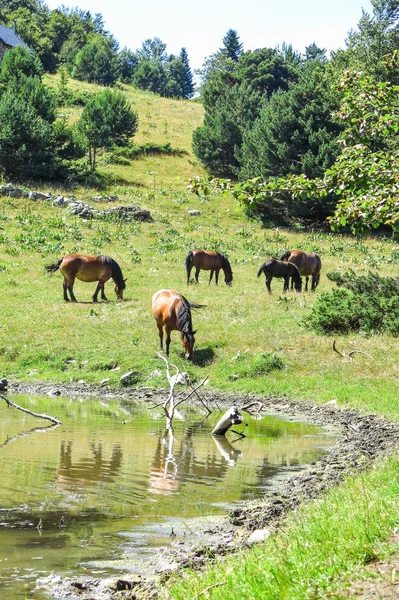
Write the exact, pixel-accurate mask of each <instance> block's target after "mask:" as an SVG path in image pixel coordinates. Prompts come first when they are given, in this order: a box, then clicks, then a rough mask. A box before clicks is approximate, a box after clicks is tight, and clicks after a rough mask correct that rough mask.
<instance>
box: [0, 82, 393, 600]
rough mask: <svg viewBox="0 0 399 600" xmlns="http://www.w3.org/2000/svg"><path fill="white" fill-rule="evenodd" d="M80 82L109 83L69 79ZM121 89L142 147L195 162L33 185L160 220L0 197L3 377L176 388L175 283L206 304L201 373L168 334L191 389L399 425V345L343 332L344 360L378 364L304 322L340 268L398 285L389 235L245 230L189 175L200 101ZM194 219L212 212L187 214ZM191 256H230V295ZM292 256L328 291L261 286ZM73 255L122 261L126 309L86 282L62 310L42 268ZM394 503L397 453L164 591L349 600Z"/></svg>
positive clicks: (383, 540) (55, 283) (236, 208)
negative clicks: (93, 215)
mask: <svg viewBox="0 0 399 600" xmlns="http://www.w3.org/2000/svg"><path fill="white" fill-rule="evenodd" d="M46 82H47V83H49V84H51V85H57V78H56V77H49V76H47V77H46ZM68 85H70V86H71V87H72V86H74V85H76V86H78V85H79V86H80V87H81V88H83V87H84V88H87V90H88V91H89V92H90V91H93V90H96V89H99V87H98V86H91V85H89V84H78V83H76V82H72V81H71V82H69V83H68ZM124 89H125V90H126V93H127V94H128V95H129V98H130V100H131V102H132V105H133V107H134V109H135V110H136V111H137V112H138V115H139V131H138V134H137V136H136V138H135V142H136V143H137V144H139V145H141V144H147V143H154V144H165V143H167V142H169V143H170V145H171V147H172V148H175V149H179V150H182V151H184V152H181V153H179V154H177V155H171V156H169V155H168V156H164V155H157V156H150V155H147V156H145V157H141V158H136V159H134V160H129V161H126V164H112V162H110V160H109V156H107V155H104V156H103V157H102V159H101V161H100V163H99V172H100V174H101V175H102V181H103V184H102V186H101V187H97V188H83V187H76V188H75V189H73V190H71V189H69V188H68V187H67V185H66V183H64V182H60V184H59V185H58V186H53V187H51V186H48V185H43V186H41V187H40V186H39V185H38V184H37V183H36V184H32V185H31V186H29V188H30V189H41V190H42V191H51V192H52V193H54V194H59V195H60V194H64V195H71V194H73V195H75V196H76V198H78V199H82V200H84V201H86V202H88V203H89V204H91V205H92V206H94V207H95V208H99V209H100V208H101V209H103V208H109V206H111V205H108V203H107V204H105V203H104V204H98V205H97V204H95V203H94V201H93V200H92V198H93V197H94V196H97V195H117V196H118V200H117V201H115V202H113V203H112V206H119V205H126V204H135V205H139V206H140V207H142V208H145V209H148V210H150V211H151V215H152V217H153V221H152V222H148V223H140V222H131V223H124V222H120V221H117V220H113V219H110V218H108V219H101V220H99V219H93V220H88V221H84V220H82V219H80V218H79V217H76V216H73V215H72V214H71V213H70V211H69V210H68V208H57V207H53V206H51V204H49V203H47V202H43V201H31V200H27V199H19V198H5V197H3V198H1V199H0V306H1V311H0V376H1V377H6V378H7V379H8V380H9V381H10V382H19V381H20V382H54V383H77V382H81V381H84V382H86V383H89V384H99V383H100V382H102V381H103V380H105V379H107V380H108V384H109V385H111V386H114V387H115V388H117V387H119V386H120V377H121V375H122V374H124V373H126V372H128V371H134V373H135V379H136V381H137V385H139V386H155V387H164V386H165V382H166V378H165V377H164V375H163V373H164V363H163V362H162V361H161V360H160V359H159V358H158V357H157V355H156V352H157V350H158V349H159V338H158V332H157V328H156V325H155V321H154V319H153V316H152V314H151V297H152V294H153V293H154V292H155V291H157V290H159V289H161V288H174V289H177V290H178V291H179V292H181V293H182V294H183V295H185V296H186V297H187V298H188V299H189V300H192V301H194V302H198V303H201V304H206V308H203V309H200V310H195V311H193V326H194V329H196V330H197V333H196V345H195V357H194V360H193V361H192V362H191V363H188V362H187V361H185V360H184V358H183V355H182V348H181V343H180V336H179V334H178V332H173V333H172V343H171V348H170V349H171V354H170V360H171V362H172V363H174V364H176V365H178V366H179V368H181V369H182V370H183V369H184V370H186V371H188V372H189V373H190V376H191V378H192V379H193V381H198V382H199V381H200V380H202V379H203V378H205V377H209V385H210V386H211V387H212V388H213V389H215V390H226V391H231V392H237V393H239V394H242V395H245V394H246V393H255V394H258V395H260V396H262V395H269V394H276V395H281V396H282V395H285V396H287V397H290V398H292V399H296V400H301V399H306V400H311V401H313V402H314V403H324V402H327V401H330V400H336V402H337V403H338V405H341V406H346V407H348V406H350V407H352V408H355V409H357V410H359V411H361V412H362V413H368V412H373V413H379V414H380V415H382V416H384V417H386V418H388V419H391V420H394V421H397V420H399V393H398V392H399V389H398V372H399V367H398V364H399V361H398V359H399V347H398V341H397V338H395V337H392V336H388V335H373V334H372V333H371V334H369V335H367V336H366V335H361V334H351V335H345V336H338V337H336V344H337V348H338V349H339V350H340V351H344V352H346V353H349V352H351V351H353V350H358V351H361V352H363V353H367V354H369V355H370V356H366V355H365V354H360V353H359V354H355V355H354V357H353V360H352V361H349V360H347V359H345V358H344V357H341V356H339V355H338V354H337V353H336V352H334V351H333V348H332V344H333V338H332V337H331V336H326V335H320V334H317V333H315V332H314V331H313V330H312V329H311V328H310V327H309V323H308V321H309V315H310V312H311V310H312V306H313V304H314V302H315V301H316V299H317V298H318V296H319V295H320V294H322V293H323V292H326V291H329V290H331V289H332V288H333V287H334V286H335V284H334V283H332V282H331V281H330V280H329V279H328V278H327V276H326V274H327V273H328V272H331V271H341V272H345V271H346V270H347V269H349V268H352V269H353V270H354V271H355V272H356V273H357V274H361V273H364V274H366V273H368V272H369V271H372V272H375V271H377V272H378V273H379V274H381V275H387V276H388V275H389V276H393V277H396V276H397V273H398V268H399V243H398V242H396V241H395V240H393V239H392V238H391V237H390V236H389V234H387V235H386V236H385V237H384V236H383V235H381V236H373V237H366V236H365V237H353V236H349V235H340V234H332V233H329V232H326V231H320V230H312V229H307V230H305V229H303V228H301V227H300V226H298V227H297V228H296V229H293V230H286V229H277V228H274V229H267V228H264V227H262V224H261V223H260V222H257V221H255V220H249V219H248V218H247V217H246V215H245V213H244V211H243V208H242V207H241V206H240V205H239V204H238V203H237V202H236V201H235V200H234V199H233V198H232V196H230V195H229V194H226V195H223V194H215V195H210V196H207V197H201V196H196V195H195V194H192V193H190V192H189V191H187V189H186V187H187V181H188V179H189V178H190V177H194V176H196V175H200V176H204V175H205V173H204V171H203V169H202V168H201V166H200V164H198V162H197V161H196V159H195V157H194V156H193V154H192V150H191V133H192V131H193V129H195V128H196V127H198V126H199V125H200V124H201V122H202V118H203V111H202V107H201V104H199V103H197V102H193V101H177V100H168V99H164V98H160V97H157V96H154V95H153V94H150V93H143V92H138V91H136V90H133V89H132V88H131V87H127V86H126V87H124ZM68 115H69V117H70V118H71V119H76V118H77V116H78V109H75V108H74V109H68ZM13 183H18V182H13ZM194 209H195V210H198V211H200V215H196V216H192V215H190V214H189V211H190V210H194ZM195 247H197V248H204V249H208V250H215V249H217V250H219V251H221V252H223V253H224V254H226V255H227V256H228V258H229V260H230V262H231V265H232V269H233V276H234V280H233V286H232V287H227V286H225V285H224V282H223V275H222V273H221V274H220V279H219V285H218V286H217V287H216V286H215V284H214V282H212V284H211V285H208V278H209V274H208V273H207V272H201V274H200V283H199V284H198V285H195V284H190V285H189V286H187V284H186V274H185V256H186V254H187V252H188V251H189V250H190V249H193V248H195ZM292 248H299V249H301V250H304V251H313V252H317V253H318V254H319V255H320V257H321V260H322V265H323V266H322V271H321V280H320V285H319V287H318V289H317V291H316V293H310V292H303V293H301V294H297V293H295V292H291V291H289V292H288V293H286V294H283V293H282V289H283V281H282V280H278V279H275V280H273V282H272V290H273V293H272V295H269V294H268V293H267V290H266V287H265V278H264V276H263V275H262V276H261V277H260V278H259V279H258V278H257V271H258V268H259V266H260V265H261V263H262V262H264V261H265V260H267V259H268V258H270V257H272V256H274V257H279V256H281V255H282V254H283V252H285V251H286V250H288V249H292ZM72 252H82V253H87V254H100V253H102V254H108V255H109V256H111V257H113V258H114V259H115V260H117V262H118V263H119V265H120V266H121V268H122V271H123V276H124V277H125V278H127V282H126V285H127V288H126V291H125V294H124V300H123V301H117V300H116V296H115V294H114V291H113V283H112V282H111V281H110V282H108V283H107V284H106V286H105V292H106V294H107V297H108V299H109V302H108V303H102V302H99V303H98V304H93V303H92V302H91V297H92V294H93V292H94V289H95V284H90V283H83V282H80V281H77V282H76V284H75V288H74V291H75V295H76V296H77V298H78V300H79V301H80V302H79V303H78V304H74V303H65V302H64V301H63V291H62V276H61V274H60V273H59V272H57V273H55V274H54V275H52V276H50V275H49V274H47V273H46V272H45V265H48V264H50V263H53V262H55V261H56V260H58V259H59V258H61V257H62V256H63V255H65V254H69V253H72ZM159 372H161V375H160V374H159ZM398 508H399V477H398V462H397V459H396V458H395V457H393V458H390V459H389V460H387V461H385V462H384V463H381V464H379V465H378V466H375V467H373V469H371V470H370V471H369V472H368V473H366V474H362V475H359V476H357V477H355V478H353V479H351V480H348V481H347V482H346V483H345V484H344V485H343V486H340V487H339V488H337V489H334V490H332V491H331V492H330V493H329V494H328V495H326V496H325V497H324V498H322V499H321V500H318V501H317V502H315V503H313V504H309V505H307V506H304V507H302V508H301V509H300V511H299V513H298V514H295V515H292V516H290V517H289V518H288V520H287V522H286V524H285V526H284V531H282V532H281V533H279V534H277V535H275V536H273V537H272V538H271V539H270V540H269V541H268V542H267V545H266V546H265V547H258V548H256V549H254V550H252V551H250V552H248V553H245V554H244V555H243V556H239V557H230V558H228V559H224V560H223V561H221V562H220V563H218V564H217V566H216V567H215V566H212V567H211V569H210V570H209V571H208V572H207V573H206V574H201V575H200V576H198V575H197V574H187V575H186V576H185V578H184V579H183V580H179V581H175V580H173V582H172V583H173V585H174V586H175V587H173V588H172V587H170V585H171V583H170V584H169V587H167V588H165V591H164V593H165V596H167V597H172V598H180V597H181V598H183V597H184V598H187V597H190V598H191V597H201V598H207V597H212V598H215V599H216V598H229V599H230V598H235V597H237V598H276V599H277V598H292V599H294V598H295V599H296V598H325V597H334V598H341V597H348V596H347V595H345V594H346V592H345V589H346V585H347V582H348V581H349V580H353V579H354V578H357V577H358V576H362V577H363V576H364V572H363V566H364V565H365V564H367V563H368V562H369V561H370V560H371V559H372V558H374V557H385V556H387V555H388V554H389V553H390V552H392V551H394V550H395V548H394V547H392V545H389V544H387V540H388V538H389V536H390V533H391V531H392V529H393V528H394V527H396V526H398ZM345 540H346V541H347V540H351V541H353V543H350V544H349V543H346V544H345V543H344V541H345ZM221 582H223V585H220V586H216V585H215V584H216V583H221ZM207 588H209V591H206V592H204V593H202V592H203V591H204V590H206V589H207ZM226 590H228V592H226ZM201 594H202V595H201ZM234 594H236V595H234Z"/></svg>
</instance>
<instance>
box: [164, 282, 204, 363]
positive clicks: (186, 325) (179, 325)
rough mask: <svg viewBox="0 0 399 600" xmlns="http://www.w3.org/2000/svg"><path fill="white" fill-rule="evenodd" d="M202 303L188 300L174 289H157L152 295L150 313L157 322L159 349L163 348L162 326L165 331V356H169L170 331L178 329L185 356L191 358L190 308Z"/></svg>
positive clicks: (192, 342)
mask: <svg viewBox="0 0 399 600" xmlns="http://www.w3.org/2000/svg"><path fill="white" fill-rule="evenodd" d="M203 306H205V305H204V304H195V303H194V302H189V301H188V300H187V298H185V297H184V296H182V295H181V294H179V292H176V290H159V291H158V292H155V294H154V295H153V297H152V314H153V315H154V319H155V320H156V322H157V327H158V331H159V340H160V342H161V350H163V327H165V333H166V356H169V346H170V332H171V331H180V333H181V340H182V346H183V348H184V351H185V355H186V358H188V359H191V358H192V355H193V348H194V342H195V338H194V334H195V333H196V332H195V331H193V325H192V322H191V310H190V309H191V308H202V307H203Z"/></svg>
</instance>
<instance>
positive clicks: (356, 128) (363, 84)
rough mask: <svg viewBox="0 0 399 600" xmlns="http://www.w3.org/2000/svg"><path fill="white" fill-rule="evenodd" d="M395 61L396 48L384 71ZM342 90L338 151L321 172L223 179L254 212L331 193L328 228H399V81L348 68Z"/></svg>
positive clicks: (357, 229) (218, 182) (396, 56)
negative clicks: (335, 200)
mask: <svg viewBox="0 0 399 600" xmlns="http://www.w3.org/2000/svg"><path fill="white" fill-rule="evenodd" d="M397 66H398V54H397V53H394V54H393V55H392V56H391V57H387V60H386V63H385V68H386V69H387V71H388V72H389V70H390V69H393V68H397ZM340 90H341V91H342V92H343V101H342V104H341V107H340V110H339V111H338V112H337V113H336V115H335V117H336V119H337V120H339V121H340V122H342V123H343V124H344V126H345V129H344V131H343V133H342V134H341V138H340V140H339V142H340V144H341V148H342V152H341V154H340V155H339V156H338V157H337V159H336V160H335V162H334V164H333V165H332V166H331V167H330V168H329V169H327V170H326V171H325V173H324V175H323V177H319V178H314V179H309V178H308V177H306V176H305V175H303V174H301V175H292V176H290V177H285V178H269V179H266V180H263V179H262V178H260V177H256V178H254V179H249V180H247V181H245V182H242V183H237V184H233V185H232V184H230V182H229V181H228V180H224V181H225V182H226V184H225V185H226V186H227V187H229V188H230V189H231V191H232V193H233V195H234V197H235V198H236V199H237V200H238V201H239V202H241V203H242V204H243V205H245V206H246V207H247V208H250V209H251V210H252V211H253V212H262V209H263V208H264V207H265V206H266V207H267V206H268V205H273V204H275V205H276V208H278V207H277V204H278V203H280V205H282V208H281V210H283V205H284V203H285V202H287V201H288V202H289V199H290V198H291V199H295V198H298V199H299V200H301V201H305V200H308V201H314V200H315V199H323V198H327V196H330V195H334V196H335V197H337V198H338V204H337V206H336V210H335V212H334V214H333V215H332V216H331V217H329V218H328V221H329V223H330V226H331V228H332V229H339V228H340V227H344V226H349V227H350V228H351V230H352V231H353V232H354V233H364V232H367V231H369V230H371V229H373V228H377V227H380V226H381V225H387V226H390V227H392V229H393V231H395V232H398V231H399V150H398V149H397V147H398V143H397V142H398V132H399V86H398V85H393V84H392V83H390V82H387V81H375V80H374V79H373V78H372V77H370V76H364V75H363V73H361V72H349V71H348V72H346V73H345V76H344V79H343V81H342V83H341V85H340ZM221 181H223V180H212V181H211V182H208V183H207V184H206V185H205V184H204V186H203V187H204V189H206V187H208V188H209V186H210V185H213V186H214V187H216V188H217V187H218V186H220V182H221ZM199 185H200V184H199V182H197V187H198V186H199ZM192 191H195V192H196V193H198V192H197V190H196V189H193V190H192ZM208 193H209V192H208ZM287 198H288V200H287ZM269 212H270V211H269Z"/></svg>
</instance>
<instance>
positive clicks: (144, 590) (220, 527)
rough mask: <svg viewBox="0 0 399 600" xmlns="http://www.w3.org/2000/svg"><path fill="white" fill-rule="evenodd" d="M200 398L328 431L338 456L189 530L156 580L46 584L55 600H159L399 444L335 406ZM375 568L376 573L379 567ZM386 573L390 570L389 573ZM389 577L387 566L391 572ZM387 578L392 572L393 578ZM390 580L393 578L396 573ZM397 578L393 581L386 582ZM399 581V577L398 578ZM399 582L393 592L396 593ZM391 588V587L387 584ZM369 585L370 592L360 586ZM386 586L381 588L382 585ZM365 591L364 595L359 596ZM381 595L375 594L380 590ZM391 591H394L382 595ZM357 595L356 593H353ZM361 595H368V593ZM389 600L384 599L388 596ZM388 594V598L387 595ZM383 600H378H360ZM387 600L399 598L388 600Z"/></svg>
mask: <svg viewBox="0 0 399 600" xmlns="http://www.w3.org/2000/svg"><path fill="white" fill-rule="evenodd" d="M11 390H12V391H18V392H23V393H41V394H43V393H44V394H49V395H55V396H56V395H63V396H64V395H65V396H80V397H90V396H92V397H97V398H98V397H103V398H104V397H110V398H120V400H121V403H124V402H150V403H151V404H154V402H157V401H158V402H159V401H160V400H161V399H164V397H165V396H164V394H165V390H164V391H163V393H162V391H154V390H151V389H150V388H135V389H133V388H129V389H120V390H114V389H107V388H102V387H101V388H98V387H97V388H96V387H90V386H87V385H80V386H70V385H63V386H56V385H25V384H20V385H14V386H12V388H11ZM201 395H202V396H203V397H205V398H206V400H207V401H208V402H209V403H210V404H211V403H213V404H216V405H217V406H219V407H227V406H232V405H235V406H238V407H239V408H241V410H243V407H244V406H246V407H247V410H248V411H253V410H256V411H260V412H262V413H267V414H276V415H278V414H280V415H284V416H287V415H288V416H289V417H290V418H294V419H298V420H301V421H304V422H310V423H314V424H316V425H320V426H324V427H328V428H330V429H331V430H333V431H334V434H335V435H336V437H337V443H336V446H335V448H334V449H333V450H332V451H331V452H329V453H328V454H326V455H325V456H324V457H323V458H322V459H321V460H319V461H317V462H314V463H312V464H311V465H310V466H309V467H308V468H307V469H306V470H304V471H302V472H300V473H299V474H295V475H293V476H292V477H290V478H289V479H287V480H284V481H282V482H281V483H280V485H279V488H278V490H277V491H276V490H273V491H270V493H269V494H267V495H265V497H264V499H263V500H262V501H261V502H259V501H258V502H256V503H248V504H247V505H246V506H245V507H241V508H238V509H234V510H232V511H231V512H230V513H229V514H228V515H227V516H226V517H225V518H222V519H218V520H216V521H210V520H207V519H204V521H203V522H201V520H199V521H198V522H196V523H195V524H194V525H193V527H192V528H191V529H190V535H189V536H187V541H181V539H180V540H179V542H178V543H176V544H175V545H173V544H172V547H171V548H170V549H168V550H163V551H161V552H160V555H159V558H158V560H157V562H156V564H154V565H153V569H154V572H155V573H156V576H151V577H148V576H140V575H132V574H131V573H130V574H129V573H128V571H127V567H126V572H125V573H123V571H121V574H120V576H119V577H118V578H113V579H108V580H94V579H92V578H91V579H90V578H87V579H84V580H83V579H80V580H79V581H78V580H73V579H64V580H61V578H58V577H56V578H53V580H50V579H48V580H47V581H46V582H42V583H45V584H46V586H47V588H48V589H49V594H50V597H52V598H70V599H71V600H75V599H77V598H81V599H84V600H89V599H93V598H96V599H97V600H108V599H111V598H116V597H118V598H129V599H133V598H134V599H139V598H156V597H157V595H158V590H159V586H161V585H162V582H163V581H165V579H167V578H168V577H170V576H171V574H173V573H174V572H176V571H177V570H178V569H180V568H182V567H190V568H201V567H203V566H204V565H206V564H207V563H209V561H211V560H213V558H215V557H217V556H221V555H224V554H227V553H229V552H234V551H235V550H236V549H237V548H239V547H242V546H243V545H245V544H248V538H249V536H250V534H251V533H252V532H253V531H255V530H257V529H266V528H267V529H268V530H270V531H274V530H276V529H277V528H278V527H279V524H280V523H281V521H282V519H283V518H284V516H285V515H286V514H287V512H288V511H290V510H293V509H295V508H296V507H298V506H299V504H301V503H302V502H304V501H307V500H309V499H313V498H317V497H319V496H320V495H321V494H322V493H323V492H324V491H325V490H326V489H328V488H330V487H332V486H335V485H337V484H338V483H340V482H341V481H342V480H343V479H344V478H345V477H346V476H348V475H350V474H353V473H354V472H356V471H359V470H362V469H365V468H367V467H368V466H370V464H371V463H372V462H373V461H374V460H376V459H378V458H381V457H383V456H384V455H387V454H390V453H393V452H394V451H395V449H397V447H398V444H399V425H398V424H397V423H390V422H388V421H386V420H384V419H382V418H381V417H378V416H377V415H361V414H359V413H358V412H357V411H355V410H348V409H342V408H339V407H338V406H336V405H331V404H324V405H313V404H311V403H310V402H293V401H289V400H287V399H286V398H276V397H271V396H269V397H265V398H259V397H255V396H246V397H245V398H243V397H240V396H235V395H234V394H223V393H218V392H211V391H207V392H205V391H203V390H202V393H201ZM376 568H377V566H376ZM379 568H382V567H379ZM384 568H385V567H384ZM386 568H387V569H388V570H389V568H390V567H389V566H387V567H386ZM387 573H388V571H387ZM390 573H392V571H390ZM389 577H391V578H392V576H391V575H388V579H389ZM395 577H396V575H395ZM395 583H396V582H394V583H392V584H390V588H392V589H391V591H392V590H393V589H394V590H395V592H396V593H397V589H396V588H397V587H398V586H397V585H395ZM385 584H386V585H387V584H388V581H385ZM362 585H364V584H362ZM381 585H383V583H382V584H381ZM359 589H360V588H359ZM375 589H376V593H379V592H377V588H375ZM384 589H386V590H388V588H387V587H386V588H384ZM352 593H355V592H354V591H353V592H352ZM362 593H363V592H362ZM384 593H385V592H384ZM387 593H388V592H387ZM360 597H362V598H369V597H370V598H374V597H375V598H378V597H379V596H366V595H364V596H361V595H360ZM380 597H382V598H385V597H386V598H399V596H398V595H396V596H382V595H380Z"/></svg>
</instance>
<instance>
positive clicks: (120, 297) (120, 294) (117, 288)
mask: <svg viewBox="0 0 399 600" xmlns="http://www.w3.org/2000/svg"><path fill="white" fill-rule="evenodd" d="M126 279H127V277H126ZM126 279H122V281H120V282H119V284H118V283H116V284H115V287H114V290H115V294H116V297H117V298H118V300H123V290H125V289H126V284H125V281H126Z"/></svg>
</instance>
